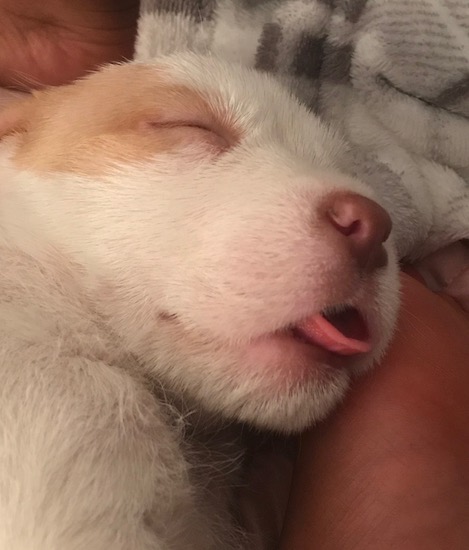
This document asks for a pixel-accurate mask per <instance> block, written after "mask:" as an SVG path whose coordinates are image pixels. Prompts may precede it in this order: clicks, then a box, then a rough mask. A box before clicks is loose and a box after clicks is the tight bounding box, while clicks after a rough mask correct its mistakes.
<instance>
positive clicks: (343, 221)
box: [325, 193, 392, 270]
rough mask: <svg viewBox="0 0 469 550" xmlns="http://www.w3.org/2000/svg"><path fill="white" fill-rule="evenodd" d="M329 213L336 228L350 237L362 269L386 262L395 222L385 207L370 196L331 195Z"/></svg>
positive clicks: (370, 268)
mask: <svg viewBox="0 0 469 550" xmlns="http://www.w3.org/2000/svg"><path fill="white" fill-rule="evenodd" d="M325 213H326V218H327V220H328V222H329V223H330V224H331V225H332V227H333V228H334V229H335V230H336V231H337V232H338V233H340V234H341V235H342V236H344V237H346V239H345V241H346V245H347V247H348V249H349V250H350V252H351V255H352V256H353V257H354V258H355V259H356V260H357V261H358V264H359V266H360V267H361V268H363V269H367V270H372V269H375V268H378V267H383V266H384V265H386V263H387V254H386V250H385V249H384V247H383V243H384V242H385V241H386V240H387V239H388V237H389V234H390V232H391V229H392V222H391V218H390V216H389V214H388V213H387V212H386V210H384V208H382V207H381V206H380V205H379V204H377V203H376V202H374V201H372V200H371V199H368V198H367V197H363V196H361V195H357V194H355V193H341V194H335V195H333V196H331V197H330V198H329V200H328V201H327V203H326V204H325Z"/></svg>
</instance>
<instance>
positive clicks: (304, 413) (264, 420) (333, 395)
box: [223, 372, 350, 434]
mask: <svg viewBox="0 0 469 550" xmlns="http://www.w3.org/2000/svg"><path fill="white" fill-rule="evenodd" d="M349 381H350V376H349V375H348V374H347V373H345V372H342V373H335V374H331V375H330V376H329V377H328V379H327V380H319V379H318V380H313V381H311V382H309V383H308V384H306V385H298V386H297V387H293V388H284V389H283V390H280V391H278V392H277V393H275V394H270V395H269V393H268V392H267V391H266V390H265V389H261V388H259V391H258V393H257V392H252V390H248V391H247V393H248V394H249V397H248V398H246V399H244V400H243V401H242V403H240V405H239V407H234V408H233V416H234V418H236V420H239V421H241V422H246V423H249V424H250V425H252V426H256V427H257V428H259V429H261V430H269V431H275V432H277V433H281V434H294V433H297V432H300V431H302V430H305V429H306V428H308V427H310V426H312V425H313V424H315V423H316V422H318V421H320V420H322V419H323V418H324V417H326V416H327V415H328V414H329V413H330V412H331V410H333V409H334V408H335V406H336V405H337V404H338V403H339V402H340V401H341V399H342V397H343V396H344V394H345V392H346V390H347V388H348V386H349ZM224 409H225V410H224V411H223V412H224V414H227V413H228V414H229V412H230V410H229V407H225V408H224Z"/></svg>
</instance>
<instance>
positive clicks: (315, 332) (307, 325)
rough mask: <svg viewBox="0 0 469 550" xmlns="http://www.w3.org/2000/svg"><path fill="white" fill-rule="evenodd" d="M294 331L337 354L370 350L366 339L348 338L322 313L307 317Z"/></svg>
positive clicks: (350, 353)
mask: <svg viewBox="0 0 469 550" xmlns="http://www.w3.org/2000/svg"><path fill="white" fill-rule="evenodd" d="M295 332H296V333H297V334H298V335H300V336H301V337H302V338H303V339H305V340H307V341H308V342H309V343H311V344H314V345H316V346H320V347H322V348H324V349H327V350H328V351H331V352H333V353H337V354H339V355H358V354H360V353H367V352H368V351H370V350H371V344H370V343H369V342H368V341H365V340H357V339H355V338H349V337H348V336H346V335H345V334H343V333H342V332H340V331H339V330H338V329H337V328H336V327H335V326H334V325H333V324H331V323H330V322H329V321H328V320H327V319H326V318H325V317H323V316H322V315H314V316H313V317H308V318H307V319H305V320H304V321H303V322H301V323H299V324H298V325H297V326H296V327H295Z"/></svg>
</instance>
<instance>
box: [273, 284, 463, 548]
mask: <svg viewBox="0 0 469 550" xmlns="http://www.w3.org/2000/svg"><path fill="white" fill-rule="evenodd" d="M402 286H403V289H402V293H403V306H402V310H401V315H400V319H399V323H398V328H397V333H396V337H395V339H394V342H393V344H392V346H391V348H390V350H389V353H388V354H387V356H386V358H385V359H384V361H383V362H382V364H381V365H380V366H379V367H378V368H377V369H375V370H374V371H373V372H372V373H370V374H369V375H367V376H365V377H363V378H362V379H360V380H357V382H356V383H355V384H354V386H353V389H352V390H351V392H350V393H349V394H348V396H347V397H346V399H345V401H344V403H343V404H342V406H341V407H339V409H338V410H337V411H336V413H335V414H333V415H332V416H331V417H330V418H328V419H327V420H326V421H325V422H323V423H322V424H321V425H320V426H319V427H316V428H315V429H314V430H312V431H310V432H309V433H307V434H305V435H304V436H303V437H302V440H301V450H300V453H299V459H298V462H297V464H296V468H295V473H294V481H293V488H292V492H291V498H290V503H289V507H288V511H287V515H286V521H285V525H284V531H283V536H282V545H281V549H282V550H292V549H295V550H308V549H313V548H314V549H318V548H319V549H321V550H329V549H330V550H352V549H353V550H356V549H360V550H367V549H370V550H377V549H379V550H388V549H389V550H390V549H391V548H392V549H395V548H398V549H399V550H420V549H421V550H424V549H425V550H441V549H442V548H447V549H451V550H463V549H464V550H466V549H467V548H468V544H469V468H468V466H469V422H468V421H467V419H468V417H469V315H468V314H467V313H466V312H464V311H463V310H462V308H461V307H460V306H459V305H457V304H456V303H455V302H454V301H452V300H451V299H450V298H447V297H444V296H442V295H437V294H434V293H432V292H430V291H429V290H428V289H427V288H425V286H424V285H423V284H422V283H420V282H419V281H417V280H415V279H413V278H411V277H409V276H408V275H405V274H403V275H402Z"/></svg>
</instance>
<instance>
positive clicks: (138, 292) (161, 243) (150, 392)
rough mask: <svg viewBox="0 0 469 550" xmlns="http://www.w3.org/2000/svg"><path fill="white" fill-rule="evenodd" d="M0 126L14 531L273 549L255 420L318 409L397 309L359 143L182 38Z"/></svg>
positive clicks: (0, 303) (6, 450)
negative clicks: (266, 536)
mask: <svg viewBox="0 0 469 550" xmlns="http://www.w3.org/2000/svg"><path fill="white" fill-rule="evenodd" d="M0 134H1V136H2V137H1V142H0V174H1V179H0V181H1V186H0V196H1V200H0V255H1V256H0V257H1V260H2V269H1V271H0V377H1V380H0V403H1V408H0V548H2V550H78V549H86V550H111V549H112V550H130V549H132V550H150V549H152V550H155V549H158V550H166V549H168V550H169V549H171V550H188V549H193V550H211V549H213V550H215V549H216V550H219V549H229V548H249V549H252V548H255V547H257V546H258V545H256V544H255V543H253V542H252V541H250V539H249V537H248V535H246V533H244V532H243V529H242V527H241V524H242V521H241V520H239V516H240V514H239V510H238V506H237V503H236V502H235V500H234V497H233V495H234V491H233V489H234V487H236V486H237V485H239V484H240V483H242V480H240V477H239V476H240V474H239V472H240V468H239V467H238V465H239V464H241V463H242V457H243V452H244V444H243V439H242V433H243V429H244V426H246V425H249V426H252V427H254V428H256V429H259V430H265V431H272V432H277V433H283V434H289V433H294V432H297V431H298V430H301V429H304V428H305V427H307V426H309V425H311V424H312V423H313V422H315V421H317V420H318V419H320V418H322V417H324V415H326V414H327V413H328V412H329V411H330V410H331V408H332V407H333V406H334V405H335V404H336V403H337V402H338V400H339V399H340V398H341V397H342V395H343V394H344V391H345V390H346V388H347V386H348V385H349V381H350V379H351V377H352V376H353V375H354V374H355V373H358V372H360V371H363V370H364V369H366V368H368V367H369V366H371V365H372V363H373V362H374V360H375V359H376V358H377V357H379V356H380V355H381V354H382V352H383V350H384V349H385V347H386V345H387V343H388V341H389V339H390V336H391V334H392V330H393V326H394V322H395V318H396V311H397V309H398V283H397V262H396V258H395V252H394V249H393V245H392V241H391V239H390V238H389V234H390V231H391V220H390V218H389V216H388V214H387V213H386V212H385V211H384V210H383V208H382V207H381V206H379V204H378V203H377V202H376V200H378V199H377V198H376V197H374V195H373V192H372V190H371V189H369V188H368V186H367V185H366V182H362V181H356V180H354V179H352V178H350V177H348V176H346V175H345V169H346V162H347V155H348V154H350V152H348V151H347V150H346V146H345V144H344V143H343V142H342V140H341V138H340V137H339V136H337V135H336V134H335V133H334V132H333V131H332V130H331V129H330V128H328V127H327V126H325V125H324V124H323V123H322V122H320V121H319V120H318V119H317V118H316V117H315V116H313V115H312V114H311V113H310V112H308V111H307V110H306V109H305V108H304V107H303V106H301V105H300V104H299V103H298V102H297V101H296V100H295V99H293V98H292V97H291V96H290V94H289V93H288V92H287V91H286V90H284V89H283V88H282V87H280V85H279V84H278V83H276V82H275V81H273V80H272V79H270V78H269V77H267V76H265V75H260V74H257V73H254V72H252V71H250V70H246V69H242V68H239V67H235V66H232V65H225V64H223V63H221V62H218V61H216V60H213V59H209V58H202V57H194V56H191V55H187V54H185V55H177V56H173V57H169V58H162V59H160V60H158V61H157V62H155V63H154V64H141V63H135V62H134V63H129V64H123V65H114V66H109V67H107V68H104V69H103V70H102V71H99V72H97V73H95V74H93V75H91V76H90V77H88V78H86V79H84V80H82V81H79V82H77V83H75V84H73V85H70V86H64V87H61V88H55V89H50V90H46V91H42V92H39V93H36V94H34V96H31V97H29V98H27V99H26V100H24V101H21V102H18V103H15V104H14V105H12V106H10V107H9V108H8V109H7V110H6V111H4V112H3V113H1V116H0Z"/></svg>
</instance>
